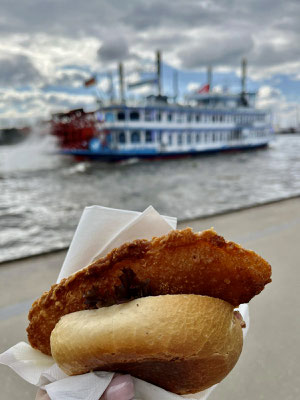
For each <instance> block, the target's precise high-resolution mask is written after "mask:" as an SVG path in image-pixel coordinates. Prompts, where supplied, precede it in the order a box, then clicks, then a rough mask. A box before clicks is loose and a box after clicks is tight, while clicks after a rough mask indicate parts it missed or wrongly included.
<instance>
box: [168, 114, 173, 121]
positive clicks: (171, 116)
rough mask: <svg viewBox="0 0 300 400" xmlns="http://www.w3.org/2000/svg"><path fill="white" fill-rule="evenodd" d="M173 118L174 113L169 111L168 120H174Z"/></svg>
mask: <svg viewBox="0 0 300 400" xmlns="http://www.w3.org/2000/svg"><path fill="white" fill-rule="evenodd" d="M172 119H173V114H172V113H168V121H172Z"/></svg>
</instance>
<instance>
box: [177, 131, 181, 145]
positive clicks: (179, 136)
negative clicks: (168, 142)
mask: <svg viewBox="0 0 300 400" xmlns="http://www.w3.org/2000/svg"><path fill="white" fill-rule="evenodd" d="M177 144H182V133H178V135H177Z"/></svg>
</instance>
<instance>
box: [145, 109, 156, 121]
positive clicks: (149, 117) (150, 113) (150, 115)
mask: <svg viewBox="0 0 300 400" xmlns="http://www.w3.org/2000/svg"><path fill="white" fill-rule="evenodd" d="M153 119H154V118H153V111H152V110H146V111H145V121H153Z"/></svg>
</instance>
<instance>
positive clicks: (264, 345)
mask: <svg viewBox="0 0 300 400" xmlns="http://www.w3.org/2000/svg"><path fill="white" fill-rule="evenodd" d="M299 216H300V198H295V199H290V200H285V201H281V202H277V203H274V204H270V205H263V206H259V207H255V208H250V209H248V210H243V211H238V212H234V213H228V214H224V215H220V216H211V217H210V218H205V219H194V220H191V221H189V222H188V223H180V224H179V228H184V227H185V226H191V227H192V228H194V230H203V229H206V228H208V227H210V226H214V227H215V229H216V230H217V232H218V233H220V234H222V235H224V236H225V237H226V238H227V239H229V240H234V241H236V242H238V243H240V244H241V245H243V246H245V247H246V248H250V249H253V250H255V251H256V252H257V253H258V254H260V255H261V256H263V257H264V258H265V259H267V260H268V261H269V262H270V264H271V265H272V269H273V275H272V280H273V281H272V283H271V284H269V285H267V286H266V288H265V290H264V291H263V292H262V294H261V295H260V296H257V297H255V298H254V299H253V300H252V301H251V302H250V330H249V333H248V336H247V338H246V341H245V344H244V349H243V352H242V356H241V358H240V360H239V361H238V364H237V365H236V367H235V368H234V369H233V371H232V372H231V373H230V375H229V376H228V377H227V378H225V380H224V381H223V382H222V383H221V384H220V385H219V386H218V387H217V388H216V389H215V391H214V392H213V393H212V395H211V396H210V397H209V398H210V399H211V400H218V399H222V400H232V399H237V398H242V399H243V400H253V399H263V400H273V399H282V398H284V399H285V400H294V399H296V398H298V397H299V384H298V379H299V376H298V360H299V356H300V354H299V349H300V346H299V344H300V343H299V335H298V332H299V328H300V325H299V319H298V318H296V315H295V310H298V309H299V306H300V302H299V296H298V292H299V290H298V287H297V282H299V276H298V275H299V268H298V244H299V241H300V217H299ZM64 257H65V251H60V252H55V253H53V254H48V255H42V256H37V257H31V258H28V259H26V260H20V261H15V262H10V263H3V264H1V266H0V277H1V279H0V289H1V293H2V295H1V300H0V301H1V303H0V329H1V332H2V335H1V340H0V352H3V351H5V350H6V349H7V348H9V347H10V346H12V345H14V344H15V343H17V342H19V341H22V340H26V332H25V330H26V326H27V312H28V310H29V308H30V307H31V303H32V302H33V301H34V299H36V298H37V297H39V296H40V294H41V293H42V292H43V291H45V290H48V289H49V287H50V285H51V284H52V283H53V282H55V281H56V278H57V275H58V272H59V270H60V268H61V265H62V262H63V259H64ZM282 366H284V368H283V367H282ZM0 371H1V373H0V384H1V396H0V397H1V399H2V398H3V399H10V400H17V399H20V398H22V399H24V400H31V399H33V398H34V396H35V393H36V388H35V387H34V386H32V385H30V384H28V383H27V382H25V381H23V380H22V379H21V378H20V377H18V376H17V375H16V374H15V373H14V372H13V371H11V370H10V369H9V368H8V367H6V366H2V365H0Z"/></svg>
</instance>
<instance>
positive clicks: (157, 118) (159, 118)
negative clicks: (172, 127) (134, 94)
mask: <svg viewBox="0 0 300 400" xmlns="http://www.w3.org/2000/svg"><path fill="white" fill-rule="evenodd" d="M156 121H161V112H160V111H157V113H156Z"/></svg>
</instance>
